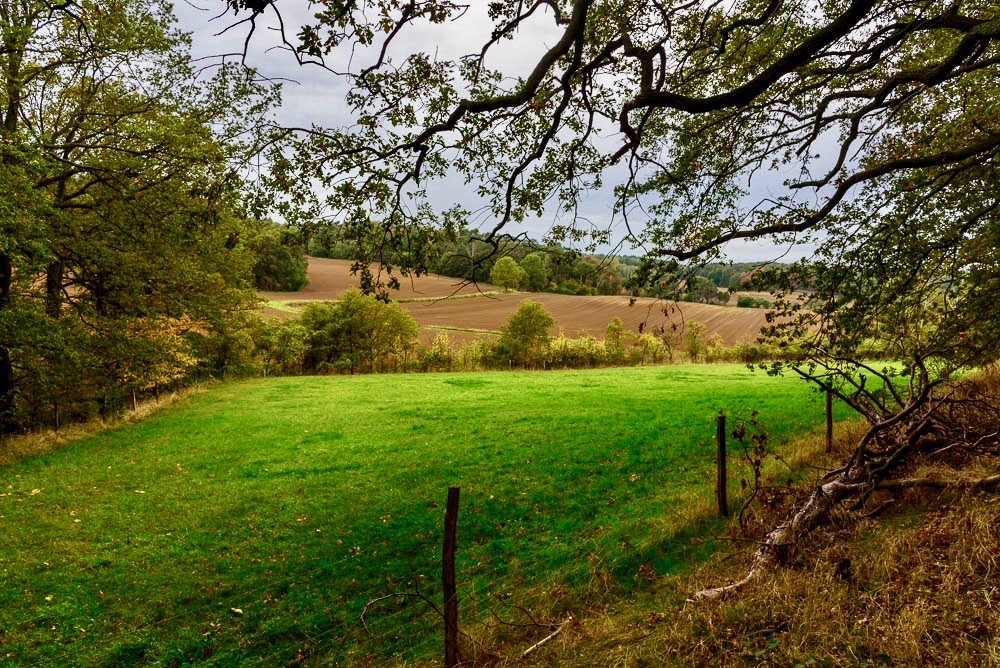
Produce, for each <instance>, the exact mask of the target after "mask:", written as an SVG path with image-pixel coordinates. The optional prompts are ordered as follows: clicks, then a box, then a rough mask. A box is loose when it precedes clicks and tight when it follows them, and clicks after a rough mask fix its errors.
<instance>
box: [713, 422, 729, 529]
mask: <svg viewBox="0 0 1000 668" xmlns="http://www.w3.org/2000/svg"><path fill="white" fill-rule="evenodd" d="M715 444H716V460H715V461H716V471H717V474H718V475H717V476H716V480H715V496H716V498H717V499H718V501H719V517H726V516H727V515H729V501H728V499H727V498H726V486H727V481H726V416H725V415H724V414H723V413H722V411H719V414H718V415H717V416H715Z"/></svg>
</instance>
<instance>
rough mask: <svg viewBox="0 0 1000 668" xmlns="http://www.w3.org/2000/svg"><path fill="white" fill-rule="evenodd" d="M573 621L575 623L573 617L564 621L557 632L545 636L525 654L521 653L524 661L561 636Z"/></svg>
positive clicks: (524, 652) (525, 651)
mask: <svg viewBox="0 0 1000 668" xmlns="http://www.w3.org/2000/svg"><path fill="white" fill-rule="evenodd" d="M571 621H573V618H572V617H570V618H569V619H567V620H566V621H564V622H563V623H562V624H560V625H559V626H558V627H557V628H556V630H555V631H553V632H552V633H550V634H549V635H547V636H545V637H544V638H542V639H541V640H539V641H538V642H536V643H535V644H534V645H532V646H531V647H529V648H528V649H526V650H524V651H523V652H521V658H522V659H523V658H525V657H526V656H528V655H529V654H531V653H532V652H534V651H535V650H536V649H538V648H539V647H541V646H542V645H544V644H545V643H547V642H548V641H550V640H552V639H553V638H555V637H556V636H557V635H559V634H560V633H561V632H562V630H563V629H564V628H566V625H567V624H569V623H570V622H571Z"/></svg>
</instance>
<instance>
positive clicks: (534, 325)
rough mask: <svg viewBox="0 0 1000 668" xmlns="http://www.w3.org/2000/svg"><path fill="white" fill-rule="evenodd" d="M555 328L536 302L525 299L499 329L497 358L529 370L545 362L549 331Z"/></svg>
mask: <svg viewBox="0 0 1000 668" xmlns="http://www.w3.org/2000/svg"><path fill="white" fill-rule="evenodd" d="M554 324H555V320H554V319H553V317H552V314H551V313H549V312H548V311H546V310H545V308H544V307H543V306H542V305H541V304H540V303H538V302H536V301H532V300H530V299H526V300H524V301H523V302H521V304H520V305H519V306H518V307H517V310H516V311H514V313H512V314H511V315H510V317H509V318H507V322H505V323H504V325H503V326H502V327H501V328H500V340H499V341H497V345H496V356H497V358H498V359H500V360H504V359H506V360H508V361H509V363H510V364H512V365H513V364H516V365H518V366H523V367H529V366H537V365H538V364H539V363H540V362H542V361H543V360H544V353H545V350H546V348H547V347H548V343H549V328H550V327H552V325H554Z"/></svg>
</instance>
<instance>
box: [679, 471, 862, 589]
mask: <svg viewBox="0 0 1000 668" xmlns="http://www.w3.org/2000/svg"><path fill="white" fill-rule="evenodd" d="M868 477H869V471H868V469H867V467H865V466H864V465H861V464H855V465H852V466H851V467H849V468H847V469H846V470H844V471H841V472H840V473H838V474H836V475H835V476H834V477H833V479H831V480H830V481H828V482H825V483H823V484H822V485H819V486H818V487H817V488H816V489H815V490H814V491H813V493H812V495H811V496H810V497H809V500H808V501H806V502H805V503H804V504H803V505H802V506H800V507H799V509H798V510H797V511H796V512H795V514H794V515H792V518H791V519H790V520H788V521H787V522H784V523H783V524H781V525H779V526H778V527H776V528H775V529H772V530H771V532H770V533H768V534H767V536H765V537H764V540H763V542H761V544H760V547H758V548H757V550H756V552H754V554H753V558H752V560H751V562H750V569H749V570H748V571H747V574H746V576H744V577H743V579H741V580H739V581H737V582H734V583H732V584H728V585H725V586H723V587H713V588H710V589H703V590H701V591H699V592H696V593H694V594H693V595H692V596H691V598H690V599H689V600H691V601H710V600H713V599H717V598H720V597H722V596H725V595H726V594H729V593H731V592H734V591H737V590H739V589H741V588H743V587H744V586H745V585H747V584H749V583H750V582H751V581H753V580H754V579H756V578H757V576H758V575H760V574H761V573H763V572H764V571H765V570H767V569H769V568H771V567H773V566H778V565H780V564H782V563H784V561H785V559H786V557H787V556H788V553H789V551H790V550H791V549H792V547H793V546H794V545H795V544H796V543H797V542H798V541H799V539H800V538H802V537H803V536H805V535H806V534H808V533H809V532H810V531H812V530H813V529H815V528H816V527H818V526H819V525H820V524H821V523H822V522H823V521H824V520H825V519H826V518H827V517H828V516H829V513H830V511H831V510H833V507H834V506H836V505H837V504H838V503H839V502H840V501H841V500H843V499H844V498H846V497H848V496H850V495H851V494H854V493H857V492H858V488H859V486H863V485H864V483H865V481H866V480H867V479H868Z"/></svg>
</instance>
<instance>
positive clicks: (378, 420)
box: [0, 365, 823, 666]
mask: <svg viewBox="0 0 1000 668" xmlns="http://www.w3.org/2000/svg"><path fill="white" fill-rule="evenodd" d="M720 409H721V410H725V411H726V412H727V413H729V414H734V413H738V412H744V413H746V412H748V411H750V410H751V409H756V410H758V411H760V414H761V416H762V418H763V420H764V422H765V424H766V426H767V430H768V433H769V434H770V436H771V439H772V441H777V442H780V441H781V440H783V439H786V438H788V437H790V436H791V435H792V434H795V433H800V432H802V431H804V430H808V429H810V428H812V427H813V426H814V425H816V424H818V423H820V422H821V421H822V420H823V408H822V401H818V400H817V395H815V394H813V393H812V392H810V390H809V389H808V387H807V386H806V385H805V384H804V383H803V382H801V381H799V380H796V379H781V378H769V377H767V376H765V375H763V374H760V373H756V374H752V373H750V372H749V371H747V370H746V369H744V368H742V367H739V366H735V365H731V366H672V367H646V368H632V369H600V370H586V371H561V372H548V373H527V372H512V373H456V374H434V375H391V376H387V375H379V376H353V377H352V376H338V377H323V378H315V377H312V378H275V379H266V380H254V381H246V382H239V383H232V384H227V385H222V386H218V387H215V388H212V389H209V390H208V391H206V392H203V393H199V394H197V395H194V396H191V397H188V398H186V399H183V400H182V401H181V402H179V403H178V404H176V405H174V406H171V407H169V408H166V409H164V410H162V411H161V412H158V413H156V414H154V415H153V416H151V417H149V418H148V419H146V420H144V421H142V422H139V423H136V424H131V425H125V426H122V427H119V428H115V429H111V430H108V431H106V432H103V433H101V434H98V435H96V436H92V437H89V438H86V439H83V440H79V441H76V442H73V443H70V444H68V445H66V446H64V447H61V448H60V449H57V450H54V451H51V452H48V453H44V454H39V455H36V456H33V457H30V458H26V459H21V460H19V461H14V462H13V463H10V464H7V465H4V466H3V467H2V468H0V472H2V480H3V484H2V489H0V648H2V649H0V662H3V661H6V662H8V663H10V664H12V665H54V664H58V663H63V664H67V665H114V666H119V665H142V664H153V663H157V664H165V665H184V664H189V663H196V662H197V663H204V664H209V665H283V664H288V663H292V662H297V661H301V662H308V661H311V660H315V661H320V660H323V661H336V662H340V663H341V664H349V665H354V664H362V663H366V662H367V663H374V665H380V664H384V663H385V662H386V661H389V660H390V658H391V657H394V658H393V659H392V660H395V661H413V662H416V663H424V662H428V663H429V662H433V661H435V660H437V659H438V654H439V652H438V646H439V645H440V630H439V629H440V623H439V620H438V619H437V618H436V614H435V612H434V611H433V609H432V608H431V606H429V605H428V604H427V603H426V602H425V601H423V600H421V599H420V598H419V597H418V596H413V595H396V596H390V597H389V598H386V599H384V600H382V601H380V602H379V603H378V604H377V605H375V606H373V607H371V608H370V609H369V610H368V611H367V613H366V614H365V621H366V622H367V628H365V626H364V625H363V624H362V623H361V622H360V619H361V616H362V612H363V611H364V606H365V603H366V602H367V601H370V600H372V599H376V598H379V597H382V596H387V595H390V594H394V593H401V594H414V593H418V592H419V593H420V594H421V595H425V596H426V597H427V598H428V599H430V600H438V601H439V599H440V592H439V588H438V586H437V584H436V583H437V580H438V577H439V573H440V566H439V559H440V533H441V525H442V519H443V506H444V499H445V496H446V489H447V487H448V486H449V485H459V486H460V487H461V489H462V491H461V494H462V499H461V510H460V515H459V555H458V569H459V571H460V573H459V577H458V579H459V587H460V599H461V608H462V615H463V624H465V625H466V626H471V625H472V624H473V623H474V622H475V621H476V620H477V619H478V620H483V619H484V618H488V617H490V616H491V615H493V614H496V615H498V616H500V617H504V616H508V617H510V618H513V617H514V616H517V615H518V614H519V613H518V612H517V611H518V610H519V609H520V608H521V607H524V608H530V609H533V610H536V611H540V613H539V614H541V613H544V614H546V615H551V616H552V617H553V618H555V617H563V616H565V615H567V614H572V613H573V612H574V611H575V610H578V609H579V608H582V607H591V606H600V605H605V604H608V603H609V602H613V601H615V600H618V599H620V598H621V597H623V596H628V595H631V594H634V593H637V592H641V591H643V590H644V589H647V588H649V587H650V583H651V582H652V581H654V580H655V579H656V577H658V576H659V575H662V574H665V573H670V572H673V571H676V570H677V569H679V568H683V567H685V566H686V565H689V564H692V563H696V562H698V561H700V560H701V559H703V558H704V557H705V556H706V555H707V554H708V553H710V552H711V551H712V549H713V543H712V542H711V541H710V540H705V539H706V538H708V537H710V535H711V533H712V532H713V531H715V530H717V529H718V527H719V524H718V522H717V521H716V520H714V519H713V518H712V508H713V504H714V494H713V490H712V484H713V479H714V478H713V476H714V465H713V457H714V445H713V442H712V438H713V436H714V422H713V418H714V415H715V414H716V413H717V412H718V411H719V410H720ZM736 477H737V476H734V478H736ZM736 487H737V485H736V484H735V483H734V490H733V491H734V492H735V490H736ZM661 603H663V602H662V601H661ZM522 621H523V619H522Z"/></svg>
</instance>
